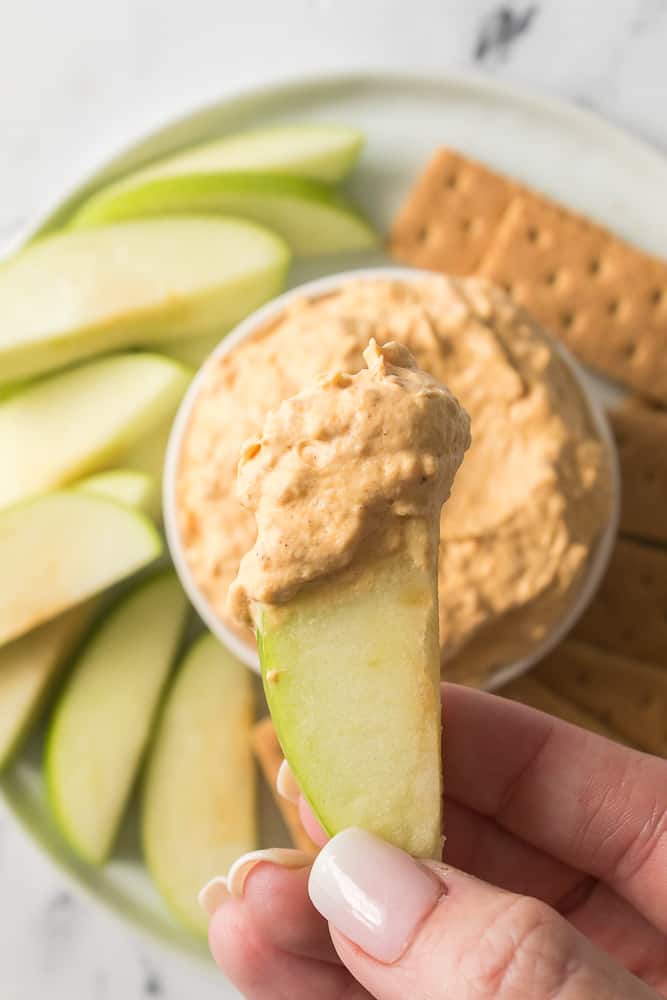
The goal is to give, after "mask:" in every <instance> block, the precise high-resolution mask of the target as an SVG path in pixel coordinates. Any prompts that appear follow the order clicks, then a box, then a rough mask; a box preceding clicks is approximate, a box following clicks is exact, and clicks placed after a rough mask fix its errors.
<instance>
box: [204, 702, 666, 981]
mask: <svg viewBox="0 0 667 1000" xmlns="http://www.w3.org/2000/svg"><path fill="white" fill-rule="evenodd" d="M444 704H445V727H444V736H443V754H444V761H445V789H446V795H445V832H446V834H447V843H446V846H445V854H446V857H447V861H448V863H447V864H446V865H442V864H437V863H435V862H420V863H417V862H415V861H413V860H412V859H411V858H409V857H408V856H407V855H406V854H404V853H403V852H402V851H399V850H398V849H396V848H394V847H390V846H389V845H387V844H385V843H383V842H382V841H380V840H378V839H377V838H375V837H372V836H370V835H368V834H365V833H363V832H362V831H357V830H348V831H345V832H343V833H342V834H339V835H338V836H337V837H334V838H333V840H331V841H330V842H329V843H328V844H327V846H326V847H325V848H324V849H323V850H322V851H321V853H320V854H319V856H318V858H317V860H316V862H315V864H314V865H313V868H312V871H311V870H310V869H308V868H301V869H299V870H288V869H286V868H283V867H279V866H277V865H275V864H268V863H259V864H257V865H256V866H255V867H254V868H252V870H251V871H250V872H249V874H248V876H247V878H246V881H245V885H244V889H243V895H242V897H241V898H238V897H231V898H230V899H229V900H228V901H227V902H225V903H224V904H223V905H222V906H221V907H220V908H219V909H217V910H216V912H215V914H214V916H213V918H212V920H211V925H210V944H211V949H212V952H213V955H214V957H215V959H216V961H217V962H218V964H219V965H220V967H221V968H222V969H223V970H224V971H225V972H226V973H227V975H228V976H229V977H230V978H231V979H232V980H233V981H234V982H235V983H236V985H237V986H238V987H239V989H240V990H241V991H242V992H243V994H244V996H246V997H247V998H249V1000H281V998H285V1000H287V998H289V1000H315V998H316V1000H362V998H368V997H375V998H377V1000H399V998H400V1000H407V998H409V1000H473V998H474V1000H487V998H489V1000H490V998H494V1000H515V998H516V1000H519V998H520V1000H527V998H531V1000H547V998H549V1000H554V998H558V1000H593V998H595V1000H606V998H617V997H618V998H624V1000H640V998H649V997H653V998H655V997H657V996H660V995H667V762H665V761H662V760H659V759H658V758H655V757H650V756H648V755H645V754H641V753H638V752H636V751H634V750H629V749H626V748H624V747H621V746H618V745H616V744H613V743H610V742H609V741H607V740H605V739H603V738H602V737H599V736H595V735H592V734H589V733H586V732H584V731H583V730H580V729H577V728H575V727H573V726H570V725H568V724H567V723H564V722H560V721H557V720H554V719H552V718H550V717H549V716H547V715H543V714H542V713H540V712H536V711H534V710H533V709H530V708H526V707H525V706H523V705H518V704H515V703H513V702H509V701H504V700H502V699H499V698H495V697H493V696H491V695H486V694H482V693H480V692H475V691H471V690H467V689H465V688H459V687H455V686H451V685H448V686H447V687H446V691H445V697H444ZM302 811H303V813H304V816H305V820H306V822H307V824H308V825H309V829H310V832H311V835H315V836H320V840H323V839H324V838H322V836H321V831H319V833H318V831H317V825H316V823H315V821H314V818H313V817H312V814H310V815H308V813H307V810H306V809H305V808H303V804H302ZM452 866H456V867H452ZM309 883H310V897H309ZM311 898H312V900H313V902H314V905H313V902H311ZM316 907H317V909H316ZM318 910H319V911H320V912H318Z"/></svg>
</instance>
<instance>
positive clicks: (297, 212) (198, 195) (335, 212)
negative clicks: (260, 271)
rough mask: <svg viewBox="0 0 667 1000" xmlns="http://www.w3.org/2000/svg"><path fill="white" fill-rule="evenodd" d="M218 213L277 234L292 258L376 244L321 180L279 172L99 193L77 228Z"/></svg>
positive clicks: (194, 177) (190, 178) (193, 178)
mask: <svg viewBox="0 0 667 1000" xmlns="http://www.w3.org/2000/svg"><path fill="white" fill-rule="evenodd" d="M180 212H185V213H186V214H193V213H196V212H203V213H222V214H228V215H237V216H240V217H241V218H244V219H252V220H254V221H255V222H257V223H260V224H261V225H263V226H268V227H269V228H270V229H272V230H273V231H274V232H276V233H279V234H280V236H282V237H283V239H285V240H286V242H287V243H288V244H289V246H290V248H291V249H292V250H293V251H294V253H295V254H299V255H300V256H302V257H310V256H314V255H316V254H325V253H343V252H345V251H352V250H367V249H370V248H371V247H376V246H377V242H378V239H377V236H376V234H375V232H374V231H373V229H372V228H371V227H370V225H369V224H368V222H366V220H365V219H364V218H363V217H362V216H361V215H360V214H359V213H358V212H357V210H356V209H355V208H353V207H352V206H351V205H350V204H349V202H347V201H346V200H345V199H344V198H343V196H342V195H340V194H338V192H336V191H334V190H333V189H332V188H330V187H329V186H328V185H326V184H323V183H322V182H321V181H315V180H310V179H308V178H306V177H289V176H287V175H281V174H236V173H234V174H233V173H229V174H226V173H218V174H189V175H182V176H180V177H164V178H156V179H155V180H149V181H146V182H145V183H141V184H138V185H137V186H136V187H132V188H126V189H123V190H121V191H116V192H114V191H110V192H108V193H105V192H101V193H100V194H99V195H96V196H94V197H93V198H92V199H91V200H90V201H89V202H88V203H87V204H85V205H84V206H83V208H81V209H80V210H79V212H78V213H77V214H76V216H75V217H74V220H73V225H74V227H75V228H77V229H78V228H81V227H88V226H98V225H104V224H107V223H110V222H118V221H119V220H123V219H137V218H141V217H142V216H152V215H172V216H173V215H176V214H177V213H180Z"/></svg>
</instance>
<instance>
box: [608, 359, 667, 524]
mask: <svg viewBox="0 0 667 1000" xmlns="http://www.w3.org/2000/svg"><path fill="white" fill-rule="evenodd" d="M665 351H667V345H666V346H665ZM609 416H610V418H611V423H612V427H613V429H614V435H615V437H616V444H617V446H618V456H619V460H620V465H621V478H622V483H623V490H622V494H621V531H624V532H627V533H628V534H630V535H634V536H636V537H637V538H645V539H648V540H650V541H657V542H667V413H666V412H665V411H664V410H663V411H661V410H655V409H652V408H651V407H649V406H644V405H643V403H641V402H640V401H639V400H637V399H632V398H631V399H629V400H627V402H625V403H624V404H623V405H622V406H620V407H618V408H617V409H615V410H612V411H611V412H610V414H609Z"/></svg>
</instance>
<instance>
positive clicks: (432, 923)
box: [308, 828, 655, 1000]
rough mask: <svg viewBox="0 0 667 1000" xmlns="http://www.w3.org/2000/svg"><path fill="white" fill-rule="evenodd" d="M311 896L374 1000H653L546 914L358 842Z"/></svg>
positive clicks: (325, 871) (325, 856)
mask: <svg viewBox="0 0 667 1000" xmlns="http://www.w3.org/2000/svg"><path fill="white" fill-rule="evenodd" d="M308 888H309V894H310V898H311V900H312V902H313V904H314V905H315V907H316V908H317V909H318V910H319V912H320V913H321V914H322V916H323V917H325V919H326V920H327V921H328V922H329V928H330V932H331V937H332V940H333V943H334V945H335V947H336V951H337V952H338V954H339V956H340V958H341V960H342V962H343V963H344V964H345V965H346V966H347V968H348V969H349V970H350V972H351V973H352V974H353V975H354V977H355V978H356V979H357V980H358V981H359V982H360V983H361V984H362V985H363V986H364V987H365V988H366V989H367V990H368V991H369V992H370V993H371V994H372V996H374V997H377V998H378V1000H405V998H406V997H410V1000H450V998H451V1000H467V998H471V1000H472V998H473V997H474V998H475V1000H486V998H489V1000H490V998H492V997H493V998H494V1000H518V998H521V1000H525V998H526V997H531V1000H541V998H546V997H555V996H558V997H562V998H563V1000H565V998H567V1000H580V998H581V1000H584V998H585V1000H590V997H593V996H594V997H595V998H596V1000H611V998H616V997H618V998H620V997H623V998H624V1000H635V998H636V1000H641V998H649V997H653V998H655V993H653V992H652V990H650V989H649V988H648V987H647V986H646V985H645V984H643V983H641V982H640V981H639V980H637V979H635V978H634V977H633V976H631V975H630V974H629V973H627V972H626V971H625V970H624V969H622V968H621V967H620V966H617V965H616V964H615V963H614V962H612V960H611V959H610V958H609V957H608V956H607V955H605V954H604V953H603V952H600V951H598V950H597V949H596V948H595V947H594V946H593V945H592V944H591V943H590V942H589V941H588V940H587V939H586V938H584V937H583V936H582V935H581V934H579V933H578V932H577V931H576V930H575V929H574V928H573V927H572V926H571V925H570V924H569V923H568V922H567V921H566V920H565V919H564V918H563V917H561V916H560V915H559V914H558V913H557V912H556V911H555V910H553V909H552V908H551V907H549V906H547V904H546V903H543V902H540V901H539V900H537V899H533V898H531V897H528V896H517V895H515V894H514V893H510V892H506V891H504V890H502V889H497V888H495V887H494V886H491V885H488V884H487V883H485V882H480V881H479V880H478V879H475V878H473V877H472V876H470V875H465V874H464V873H463V872H460V871H457V870H456V869H452V868H449V867H447V866H446V865H441V864H438V863H436V862H417V861H415V860H413V859H412V858H411V857H410V856H409V855H407V854H405V853H404V852H403V851H401V850H399V849H398V848H396V847H393V846H391V845H390V844H387V843H385V842H384V841H382V840H380V839H379V838H378V837H375V836H373V835H372V834H369V833H366V832H364V831H363V830H357V829H354V828H352V829H349V830H345V831H344V832H343V833H339V834H338V835H337V836H335V837H334V838H333V839H332V840H330V841H329V843H328V844H327V845H326V846H325V847H324V848H323V849H322V851H321V852H320V854H319V855H318V857H317V859H316V860H315V863H314V865H313V868H312V871H311V875H310V880H309V887H308Z"/></svg>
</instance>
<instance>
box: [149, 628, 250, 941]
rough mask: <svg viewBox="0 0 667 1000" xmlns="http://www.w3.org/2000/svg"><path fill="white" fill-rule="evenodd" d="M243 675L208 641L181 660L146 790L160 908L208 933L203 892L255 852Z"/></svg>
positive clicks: (151, 857) (238, 666) (247, 696)
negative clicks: (164, 906) (162, 902)
mask: <svg viewBox="0 0 667 1000" xmlns="http://www.w3.org/2000/svg"><path fill="white" fill-rule="evenodd" d="M252 722H253V687H252V680H251V677H250V674H249V673H248V671H247V670H245V668H244V667H242V666H241V664H240V663H238V662H237V661H236V660H234V658H233V657H232V656H231V654H230V653H228V652H227V650H226V649H224V647H222V646H221V645H220V644H219V643H218V642H217V640H216V639H214V638H213V636H211V635H205V636H203V637H201V638H200V639H198V640H197V641H196V642H195V643H194V645H193V646H192V647H191V648H190V650H189V652H188V653H187V655H186V657H185V659H184V661H183V664H182V666H181V668H180V670H179V672H178V674H177V676H176V679H175V681H174V684H173V686H172V688H171V690H170V692H169V695H168V697H167V700H166V703H165V707H164V712H163V714H162V717H161V720H160V723H159V726H158V731H157V735H156V738H155V743H154V745H153V749H152V751H151V756H150V759H149V763H148V771H147V775H146V783H145V786H144V790H143V802H142V839H143V845H144V854H145V857H146V862H147V864H148V867H149V870H150V872H151V874H152V875H153V877H154V879H155V882H156V884H157V886H158V888H159V889H160V891H161V893H162V894H163V896H164V898H165V901H166V902H167V903H168V905H169V906H170V908H171V909H172V910H173V911H174V913H175V915H176V916H178V917H179V919H180V920H182V921H183V922H184V923H185V924H187V925H188V926H189V927H190V928H191V929H192V930H194V931H196V932H197V933H200V934H202V935H203V934H205V933H206V927H207V923H208V921H207V918H206V916H205V914H204V913H202V911H201V909H200V908H199V905H198V903H197V894H198V893H199V890H200V889H201V888H202V886H203V885H204V884H205V883H206V882H208V881H209V879H211V878H213V877H214V876H215V875H219V874H221V873H222V872H226V871H227V869H228V868H229V866H230V864H231V863H232V861H234V860H235V859H236V858H237V857H239V855H241V854H244V853H245V852H246V851H251V850H253V849H254V847H255V846H256V840H257V826H256V817H255V794H256V777H255V768H254V764H253V758H252V752H251V747H250V731H251V727H252Z"/></svg>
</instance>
